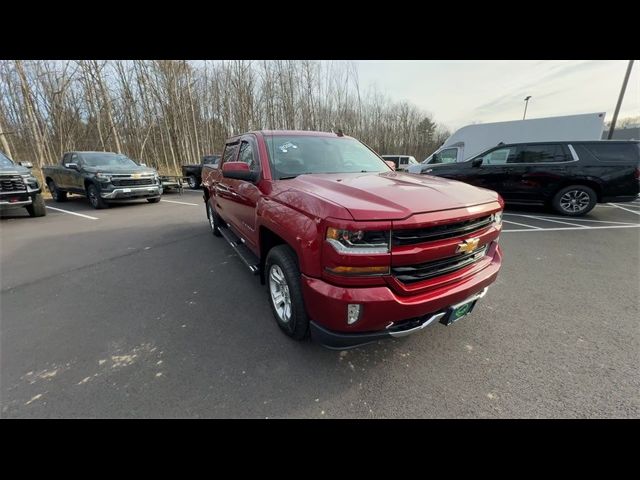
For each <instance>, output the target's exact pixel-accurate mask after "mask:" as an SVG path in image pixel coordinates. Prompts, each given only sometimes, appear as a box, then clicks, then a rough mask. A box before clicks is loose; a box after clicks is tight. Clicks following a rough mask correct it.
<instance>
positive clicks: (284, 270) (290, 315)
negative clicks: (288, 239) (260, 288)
mask: <svg viewBox="0 0 640 480" xmlns="http://www.w3.org/2000/svg"><path fill="white" fill-rule="evenodd" d="M265 273H266V278H267V292H268V296H269V305H270V306H271V312H272V313H273V316H274V317H275V319H276V323H277V324H278V326H279V327H280V329H281V330H282V331H283V332H284V333H286V334H287V335H289V336H290V337H292V338H295V339H296V340H302V339H303V338H305V337H306V336H307V334H308V333H309V318H308V317H307V312H306V310H305V308H304V299H303V298H302V286H301V284H300V269H299V268H298V258H297V257H296V254H295V252H294V251H293V250H292V249H291V247H289V246H288V245H278V246H277V247H273V248H272V249H271V250H270V251H269V254H268V255H267V260H266V262H265Z"/></svg>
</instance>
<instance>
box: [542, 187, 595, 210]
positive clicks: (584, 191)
mask: <svg viewBox="0 0 640 480" xmlns="http://www.w3.org/2000/svg"><path fill="white" fill-rule="evenodd" d="M597 202H598V196H597V195H596V192H594V191H593V190H592V189H591V188H589V187H586V186H584V185H570V186H568V187H565V188H563V189H561V190H560V191H559V192H558V193H556V194H555V196H554V197H553V201H552V202H551V205H552V206H553V208H554V210H555V211H556V212H558V213H560V214H561V215H567V216H570V217H577V216H580V215H586V214H587V213H589V212H590V211H591V210H593V208H594V207H595V206H596V203H597Z"/></svg>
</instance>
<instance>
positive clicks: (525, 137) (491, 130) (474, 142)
mask: <svg viewBox="0 0 640 480" xmlns="http://www.w3.org/2000/svg"><path fill="white" fill-rule="evenodd" d="M604 116H605V114H604V112H597V113H585V114H580V115H564V116H560V117H547V118H531V119H529V120H512V121H509V122H494V123H477V124H473V125H467V126H465V127H462V128H460V129H459V130H456V131H455V132H454V133H453V134H452V135H451V136H450V137H449V138H448V139H447V140H446V141H445V142H444V143H443V144H442V146H441V147H440V148H439V149H438V150H436V151H435V152H434V153H433V154H431V155H430V156H428V157H427V158H426V159H425V160H423V161H422V162H421V163H420V164H418V165H412V166H410V167H409V172H410V173H422V171H423V170H425V169H427V168H430V167H431V166H433V165H437V164H441V163H455V162H465V161H467V160H469V159H470V158H473V157H475V156H477V155H479V154H480V153H482V152H484V151H486V150H488V149H489V148H492V147H495V146H496V145H498V144H500V143H508V144H511V143H528V142H550V141H554V142H559V141H569V140H572V141H577V140H600V138H601V136H602V131H603V129H604Z"/></svg>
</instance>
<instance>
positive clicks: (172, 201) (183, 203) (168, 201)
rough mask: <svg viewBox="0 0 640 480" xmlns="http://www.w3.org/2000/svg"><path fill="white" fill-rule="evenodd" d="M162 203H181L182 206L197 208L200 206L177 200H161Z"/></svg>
mask: <svg viewBox="0 0 640 480" xmlns="http://www.w3.org/2000/svg"><path fill="white" fill-rule="evenodd" d="M160 201H161V202H167V203H179V204H180V205H193V206H194V207H197V206H198V205H199V204H198V203H188V202H176V201H175V200H160Z"/></svg>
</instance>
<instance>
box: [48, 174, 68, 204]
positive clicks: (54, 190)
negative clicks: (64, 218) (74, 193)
mask: <svg viewBox="0 0 640 480" xmlns="http://www.w3.org/2000/svg"><path fill="white" fill-rule="evenodd" d="M47 188H48V189H49V192H51V198H53V201H54V202H56V203H59V202H66V201H67V192H64V191H61V190H58V187H56V182H54V181H53V180H49V181H48V182H47Z"/></svg>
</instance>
